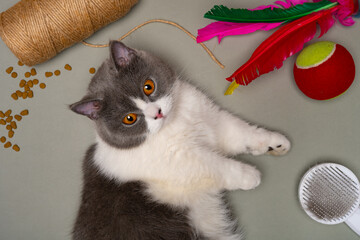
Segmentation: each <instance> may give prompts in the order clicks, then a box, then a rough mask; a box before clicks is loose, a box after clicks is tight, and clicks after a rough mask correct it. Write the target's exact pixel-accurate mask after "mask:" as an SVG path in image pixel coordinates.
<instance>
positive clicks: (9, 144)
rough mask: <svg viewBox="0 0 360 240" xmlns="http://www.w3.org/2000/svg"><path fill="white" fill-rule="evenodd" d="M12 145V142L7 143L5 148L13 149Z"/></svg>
mask: <svg viewBox="0 0 360 240" xmlns="http://www.w3.org/2000/svg"><path fill="white" fill-rule="evenodd" d="M11 145H12V144H11V142H7V143H5V144H4V148H9V147H11Z"/></svg>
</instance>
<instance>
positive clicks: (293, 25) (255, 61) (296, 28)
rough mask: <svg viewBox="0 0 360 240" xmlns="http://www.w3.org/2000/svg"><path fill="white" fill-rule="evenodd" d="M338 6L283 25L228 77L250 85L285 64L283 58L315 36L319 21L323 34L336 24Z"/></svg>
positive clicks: (298, 49)
mask: <svg viewBox="0 0 360 240" xmlns="http://www.w3.org/2000/svg"><path fill="white" fill-rule="evenodd" d="M337 8H338V7H334V8H331V9H328V10H323V11H320V12H316V13H312V14H310V15H307V16H304V17H302V18H300V19H297V20H294V21H293V22H290V23H288V24H286V25H284V26H282V27H281V28H279V29H278V30H277V31H276V32H274V33H273V34H272V35H271V36H270V37H269V38H267V39H266V40H265V41H264V42H263V43H262V44H260V46H259V47H258V48H257V49H256V50H255V51H254V53H253V54H252V56H251V57H250V59H249V60H248V61H247V62H246V63H245V64H244V65H242V66H241V67H240V68H239V69H238V70H236V71H235V72H234V73H233V74H232V75H231V76H230V77H228V78H227V80H228V81H230V82H232V81H234V80H235V81H236V83H237V84H240V85H248V84H249V83H250V82H252V80H254V79H256V78H257V77H259V76H260V75H262V74H265V73H268V72H271V71H273V70H274V69H278V68H281V67H282V65H283V61H285V60H286V59H287V58H288V57H290V56H292V55H293V54H295V53H297V52H298V51H300V50H301V49H302V48H303V46H304V44H305V43H306V42H308V41H310V40H311V39H313V38H314V36H315V34H316V25H317V24H319V26H320V28H321V29H322V31H321V35H320V36H322V35H323V34H324V33H325V32H326V31H327V30H329V28H330V27H331V26H332V25H333V24H334V20H333V19H332V13H333V12H334V11H336V10H337Z"/></svg>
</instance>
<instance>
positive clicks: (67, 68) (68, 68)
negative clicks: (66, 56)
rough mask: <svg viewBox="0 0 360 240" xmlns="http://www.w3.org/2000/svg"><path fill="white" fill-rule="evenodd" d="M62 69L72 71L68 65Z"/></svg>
mask: <svg viewBox="0 0 360 240" xmlns="http://www.w3.org/2000/svg"><path fill="white" fill-rule="evenodd" d="M64 68H65V69H66V70H68V71H71V70H72V67H71V66H70V65H69V64H66V65H65V67H64Z"/></svg>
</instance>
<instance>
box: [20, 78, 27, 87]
mask: <svg viewBox="0 0 360 240" xmlns="http://www.w3.org/2000/svg"><path fill="white" fill-rule="evenodd" d="M25 84H26V81H25V80H24V79H22V80H21V81H20V83H19V87H21V88H23V87H25Z"/></svg>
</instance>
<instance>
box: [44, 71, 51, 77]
mask: <svg viewBox="0 0 360 240" xmlns="http://www.w3.org/2000/svg"><path fill="white" fill-rule="evenodd" d="M52 75H53V73H52V72H46V73H45V77H52Z"/></svg>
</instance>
